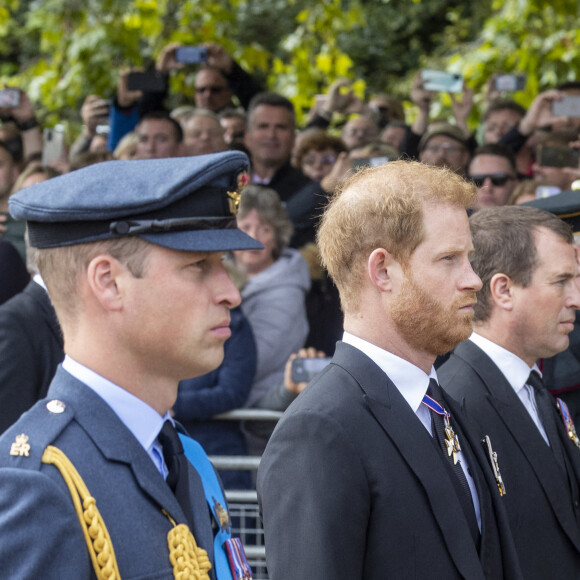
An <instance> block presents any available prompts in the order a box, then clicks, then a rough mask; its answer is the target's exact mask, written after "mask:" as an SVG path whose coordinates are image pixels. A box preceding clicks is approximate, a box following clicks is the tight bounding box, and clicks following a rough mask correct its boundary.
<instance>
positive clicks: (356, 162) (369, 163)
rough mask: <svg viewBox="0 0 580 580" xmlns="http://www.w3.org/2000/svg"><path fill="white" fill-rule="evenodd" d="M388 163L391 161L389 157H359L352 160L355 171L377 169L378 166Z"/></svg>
mask: <svg viewBox="0 0 580 580" xmlns="http://www.w3.org/2000/svg"><path fill="white" fill-rule="evenodd" d="M387 161H390V158H389V157H359V158H356V159H353V160H352V166H353V167H354V168H355V169H358V168H359V167H376V166H377V165H383V164H384V163H386V162H387Z"/></svg>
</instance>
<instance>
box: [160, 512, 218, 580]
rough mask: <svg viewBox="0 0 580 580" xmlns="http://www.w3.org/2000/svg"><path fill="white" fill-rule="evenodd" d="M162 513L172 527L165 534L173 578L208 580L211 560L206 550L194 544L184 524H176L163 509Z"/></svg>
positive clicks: (178, 579) (179, 579)
mask: <svg viewBox="0 0 580 580" xmlns="http://www.w3.org/2000/svg"><path fill="white" fill-rule="evenodd" d="M163 513H164V514H165V515H166V516H167V517H168V519H169V521H170V522H171V523H172V524H173V528H172V529H171V530H169V533H168V534H167V544H168V545H169V561H170V562H171V565H172V566H173V576H174V578H175V579H176V580H209V574H208V572H209V571H210V569H211V562H210V561H209V558H208V557H207V552H206V551H205V550H204V549H203V548H200V547H199V546H198V545H197V544H196V542H195V538H194V537H193V534H192V533H191V531H190V529H189V528H188V527H187V526H186V525H185V524H176V523H175V520H174V519H173V518H172V517H171V516H170V515H169V514H168V513H167V512H166V511H165V510H163Z"/></svg>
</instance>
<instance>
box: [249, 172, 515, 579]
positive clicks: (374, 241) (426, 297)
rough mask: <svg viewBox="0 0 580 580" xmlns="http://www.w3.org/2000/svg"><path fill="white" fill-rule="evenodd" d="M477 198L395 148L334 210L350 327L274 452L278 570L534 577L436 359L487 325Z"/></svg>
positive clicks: (324, 249)
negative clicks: (474, 228)
mask: <svg viewBox="0 0 580 580" xmlns="http://www.w3.org/2000/svg"><path fill="white" fill-rule="evenodd" d="M474 203H475V189H474V187H473V186H472V185H469V184H467V183H466V182H465V181H464V180H463V179H462V178H460V177H459V176H457V175H456V174H453V173H452V172H450V171H449V170H447V169H441V168H434V167H428V166H426V165H423V164H420V163H415V162H404V161H401V162H399V161H396V162H391V163H387V164H385V165H382V166H379V167H375V168H371V169H367V170H364V171H362V172H359V173H357V174H355V175H354V176H353V177H351V178H350V179H349V180H348V181H347V183H346V184H345V185H344V188H343V189H342V191H341V193H339V194H337V195H336V196H335V197H334V198H333V200H332V201H331V203H330V205H329V207H328V209H327V210H326V212H325V214H324V217H323V220H322V223H321V226H320V230H319V234H318V241H319V245H320V250H321V255H322V258H323V262H324V265H325V266H326V268H327V269H328V271H329V274H330V275H331V277H332V278H333V280H334V281H335V283H336V285H337V287H338V289H339V292H340V298H341V303H342V307H343V310H344V314H345V323H344V327H345V333H344V337H343V341H342V342H339V343H338V345H337V349H336V352H335V355H334V358H333V360H332V362H331V363H330V364H329V365H328V366H327V367H326V369H325V370H324V371H323V372H322V373H321V374H320V375H319V376H318V377H317V378H316V379H315V380H314V381H313V382H312V383H311V384H310V385H309V386H308V387H307V388H306V390H305V391H304V392H303V393H302V394H301V395H300V396H299V397H298V398H297V399H296V401H295V402H294V403H293V404H292V405H291V406H290V408H289V409H288V410H287V411H286V413H285V415H284V417H283V418H282V419H281V421H280V422H279V424H278V425H277V427H276V430H275V431H274V433H273V435H272V437H271V439H270V442H269V444H268V447H267V448H266V451H265V453H264V456H263V458H262V463H261V465H260V469H259V472H258V494H259V499H260V505H261V509H262V515H263V521H264V529H265V534H266V555H267V563H268V571H269V573H270V578H271V579H272V580H284V579H286V578H288V579H289V578H349V579H365V580H375V579H376V580H384V579H385V578H445V579H446V580H448V579H452V578H464V579H469V580H474V579H483V578H494V579H495V578H520V577H521V574H520V571H519V564H518V562H517V557H516V555H515V549H514V547H513V541H512V539H511V534H510V531H509V525H508V522H507V516H506V514H505V510H504V508H503V506H502V505H501V504H502V501H503V498H502V497H501V496H500V490H499V486H498V483H497V482H496V481H495V480H494V478H493V475H492V472H491V469H490V468H489V466H488V465H487V463H486V459H485V456H484V453H483V450H482V448H481V446H480V444H479V441H478V440H477V439H474V438H473V437H472V436H471V434H470V433H469V431H468V430H467V425H466V424H465V422H464V420H463V415H462V414H461V413H460V412H459V410H458V409H457V408H456V404H455V403H454V402H453V400H451V399H450V398H447V397H445V396H443V394H442V393H441V390H440V388H439V386H438V385H437V375H436V372H435V370H434V368H433V362H434V361H435V358H436V356H437V354H439V353H443V352H446V350H448V349H450V348H452V347H453V346H455V345H456V344H457V343H458V342H459V341H461V340H464V339H465V338H467V336H469V334H470V333H471V329H472V317H473V305H474V304H475V301H476V299H475V294H476V291H477V290H479V288H480V287H481V281H480V280H479V278H478V277H477V276H476V275H475V274H474V272H473V270H472V269H471V266H470V264H469V260H468V253H469V250H470V249H471V236H470V233H469V225H468V220H467V214H466V208H467V207H471V206H472V204H474ZM427 395H430V396H427ZM459 446H460V449H459Z"/></svg>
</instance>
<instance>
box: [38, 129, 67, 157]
mask: <svg viewBox="0 0 580 580" xmlns="http://www.w3.org/2000/svg"><path fill="white" fill-rule="evenodd" d="M43 137H44V143H43V146H42V164H43V165H48V164H50V163H52V162H53V161H56V160H58V159H63V157H64V131H63V129H62V126H60V127H59V126H57V127H55V128H54V129H45V130H44V132H43Z"/></svg>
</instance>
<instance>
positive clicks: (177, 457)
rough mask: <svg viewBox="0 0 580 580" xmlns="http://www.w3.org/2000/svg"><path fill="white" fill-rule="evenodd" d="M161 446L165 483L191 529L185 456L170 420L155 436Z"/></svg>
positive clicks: (191, 514)
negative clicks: (165, 471)
mask: <svg viewBox="0 0 580 580" xmlns="http://www.w3.org/2000/svg"><path fill="white" fill-rule="evenodd" d="M157 439H158V440H159V443H161V447H162V448H163V459H164V460H165V464H166V465H167V469H168V470H169V473H168V474H167V479H166V481H167V485H169V487H170V488H171V491H173V493H174V495H175V497H176V498H177V501H178V502H179V505H180V506H181V508H182V509H183V512H184V513H185V516H186V518H187V521H188V522H189V525H190V528H191V529H193V526H192V524H193V520H192V518H193V510H192V507H191V502H190V500H189V479H188V476H187V458H186V457H185V455H184V453H183V445H182V444H181V441H180V439H179V435H178V434H177V431H176V429H175V427H174V426H173V424H172V423H171V421H165V423H163V427H162V428H161V431H160V432H159V435H158V436H157Z"/></svg>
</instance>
